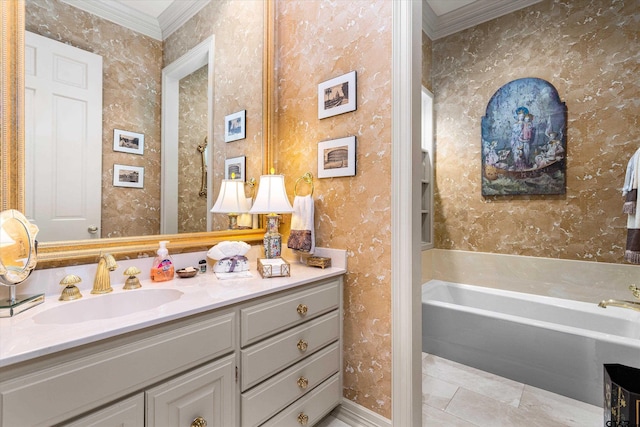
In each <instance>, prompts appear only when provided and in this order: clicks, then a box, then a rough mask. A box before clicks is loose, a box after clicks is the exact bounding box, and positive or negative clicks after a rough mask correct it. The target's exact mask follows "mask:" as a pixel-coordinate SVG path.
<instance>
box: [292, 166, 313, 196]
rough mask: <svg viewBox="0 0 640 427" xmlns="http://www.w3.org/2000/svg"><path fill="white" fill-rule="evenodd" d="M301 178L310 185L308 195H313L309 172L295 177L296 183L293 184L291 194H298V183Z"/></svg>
mask: <svg viewBox="0 0 640 427" xmlns="http://www.w3.org/2000/svg"><path fill="white" fill-rule="evenodd" d="M301 180H302V181H304V182H306V183H307V184H309V185H310V186H311V193H309V196H313V175H311V172H307V173H305V174H304V175H302V176H301V177H300V178H298V179H296V184H295V185H294V186H293V195H294V196H297V195H298V184H299V183H300V181H301Z"/></svg>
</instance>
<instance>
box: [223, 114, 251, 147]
mask: <svg viewBox="0 0 640 427" xmlns="http://www.w3.org/2000/svg"><path fill="white" fill-rule="evenodd" d="M246 135H247V110H241V111H238V112H236V113H232V114H229V115H227V116H225V117H224V142H233V141H239V140H241V139H245V138H246V137H247V136H246Z"/></svg>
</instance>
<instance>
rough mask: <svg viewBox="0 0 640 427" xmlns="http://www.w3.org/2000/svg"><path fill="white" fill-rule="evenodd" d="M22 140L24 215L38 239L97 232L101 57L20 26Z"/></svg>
mask: <svg viewBox="0 0 640 427" xmlns="http://www.w3.org/2000/svg"><path fill="white" fill-rule="evenodd" d="M25 145H26V154H25V158H26V165H25V168H26V177H25V181H26V182H25V185H26V200H25V205H26V206H25V208H26V212H25V213H26V216H27V218H29V220H30V221H33V222H34V223H35V224H36V225H37V226H38V227H39V228H40V231H39V233H38V236H37V238H38V240H39V241H46V242H48V241H56V240H78V239H89V238H93V237H100V230H99V227H100V213H101V198H102V57H101V56H100V55H96V54H94V53H90V52H87V51H84V50H81V49H78V48H75V47H71V46H69V45H66V44H64V43H60V42H57V41H54V40H51V39H48V38H46V37H42V36H39V35H37V34H33V33H30V32H26V34H25Z"/></svg>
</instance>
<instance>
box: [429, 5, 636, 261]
mask: <svg viewBox="0 0 640 427" xmlns="http://www.w3.org/2000/svg"><path fill="white" fill-rule="evenodd" d="M639 16H640V2H638V1H637V0H621V1H615V2H612V1H609V0H585V1H580V2H566V1H558V0H555V1H554V0H545V1H543V2H541V3H538V4H536V5H534V6H531V7H528V8H526V9H522V10H520V11H517V12H514V13H511V14H509V15H507V16H503V17H501V18H498V19H495V20H493V21H490V22H487V23H484V24H481V25H478V26H476V27H474V28H470V29H468V30H464V31H462V32H459V33H457V34H453V35H451V36H448V37H446V38H443V39H439V40H435V41H433V63H432V82H433V91H434V94H435V102H434V108H435V114H436V153H435V183H436V188H435V243H436V247H438V248H442V249H459V250H466V251H480V252H493V253H503V254H513V255H529V256H536V257H551V258H563V259H576V260H592V261H602V262H614V263H617V262H622V257H623V254H624V245H625V241H626V232H625V226H626V217H625V215H623V214H622V202H623V200H622V197H621V193H620V189H621V187H622V184H623V181H624V175H625V169H626V165H627V161H628V160H629V158H630V157H631V155H632V154H633V153H634V152H635V150H637V149H638V148H639V147H640V129H639V126H638V116H639V114H638V113H639V110H640V106H639V105H638V99H640V83H639V82H640V80H639V79H638V75H639V74H640V65H639V62H640V53H639V52H640V49H639V46H640V40H639V35H640V26H639V25H638V19H639ZM523 77H538V78H542V79H545V80H547V81H549V82H550V83H551V84H553V85H554V86H555V88H556V89H557V90H558V92H559V94H560V98H561V100H562V101H564V102H566V105H567V108H568V121H567V127H568V131H567V133H568V135H567V188H566V195H562V196H546V197H544V196H529V197H523V196H520V197H516V196H506V197H505V196H503V197H487V198H483V197H482V196H481V193H480V186H481V163H480V147H481V144H480V119H481V117H482V116H483V115H484V114H485V109H486V105H487V103H488V101H489V99H490V98H491V96H492V95H493V94H494V93H495V91H497V90H498V89H499V88H500V87H501V86H502V85H504V84H506V83H508V82H509V81H512V80H515V79H519V78H523Z"/></svg>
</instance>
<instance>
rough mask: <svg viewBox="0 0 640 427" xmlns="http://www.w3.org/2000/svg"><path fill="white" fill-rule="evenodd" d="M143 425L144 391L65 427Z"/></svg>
mask: <svg viewBox="0 0 640 427" xmlns="http://www.w3.org/2000/svg"><path fill="white" fill-rule="evenodd" d="M143 425H144V393H138V394H136V395H135V396H133V397H130V398H128V399H125V400H123V401H121V402H117V403H114V404H111V405H109V406H107V407H106V408H104V409H100V410H98V411H95V412H93V413H91V414H90V415H87V416H86V417H82V418H80V419H78V420H76V421H75V422H72V423H66V424H65V426H66V427H116V426H117V427H139V426H143Z"/></svg>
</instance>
